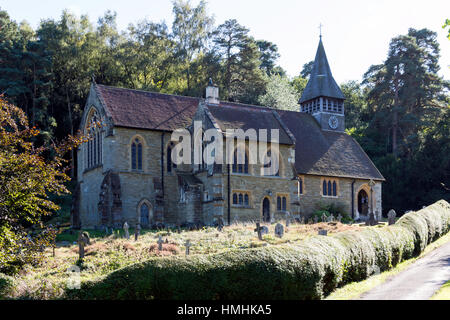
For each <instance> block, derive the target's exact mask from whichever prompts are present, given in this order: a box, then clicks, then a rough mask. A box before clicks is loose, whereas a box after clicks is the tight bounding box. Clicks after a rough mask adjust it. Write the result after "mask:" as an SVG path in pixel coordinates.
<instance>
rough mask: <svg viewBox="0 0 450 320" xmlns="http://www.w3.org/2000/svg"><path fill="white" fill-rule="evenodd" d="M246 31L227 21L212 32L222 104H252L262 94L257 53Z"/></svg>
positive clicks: (261, 77)
mask: <svg viewBox="0 0 450 320" xmlns="http://www.w3.org/2000/svg"><path fill="white" fill-rule="evenodd" d="M248 33H249V30H248V29H247V28H245V27H243V26H241V25H240V24H239V23H238V22H237V21H236V20H234V19H232V20H227V21H225V22H224V23H223V24H221V25H219V26H218V27H217V28H216V30H214V32H213V42H214V43H215V46H216V51H217V52H218V54H219V55H220V56H221V64H222V66H223V71H222V75H223V76H222V79H221V83H222V88H223V96H224V98H225V99H226V100H232V101H240V102H247V103H256V102H257V99H258V97H259V95H261V94H262V93H263V91H264V86H265V82H264V78H263V72H262V70H261V69H260V65H261V62H260V57H261V55H260V51H259V48H258V46H257V44H256V42H255V41H254V39H253V38H251V37H250V36H249V35H248Z"/></svg>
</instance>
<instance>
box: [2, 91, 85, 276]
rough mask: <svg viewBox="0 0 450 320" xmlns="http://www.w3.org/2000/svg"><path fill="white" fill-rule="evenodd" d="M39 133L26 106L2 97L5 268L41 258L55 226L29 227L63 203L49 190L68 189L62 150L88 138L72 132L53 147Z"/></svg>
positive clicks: (58, 192) (38, 223) (3, 242)
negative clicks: (37, 141)
mask: <svg viewBox="0 0 450 320" xmlns="http://www.w3.org/2000/svg"><path fill="white" fill-rule="evenodd" d="M38 134H39V131H38V130H37V129H36V128H34V127H30V126H29V124H28V119H27V117H26V115H25V113H24V112H23V111H22V110H21V109H20V108H18V107H16V106H14V105H11V104H9V103H7V102H6V101H5V100H4V98H3V97H0V272H14V271H17V269H18V268H20V266H21V265H23V264H24V263H35V262H37V261H38V260H39V251H40V249H41V246H45V245H48V244H49V241H51V240H52V237H51V235H52V234H53V235H54V233H52V232H50V230H47V232H41V233H39V234H36V235H35V236H34V237H32V236H30V237H29V234H28V232H27V229H26V228H29V227H31V226H38V227H41V228H44V226H43V224H42V222H43V220H42V219H43V218H44V217H45V216H49V215H51V214H52V213H54V212H55V211H56V210H58V209H59V208H58V206H57V205H56V204H55V203H53V202H52V201H50V200H49V195H50V194H62V193H67V192H68V190H67V189H66V187H65V185H64V182H66V181H68V180H69V177H68V176H67V175H66V174H65V161H64V159H63V158H62V155H63V154H64V153H66V152H67V151H69V150H70V149H72V148H74V147H77V146H78V145H79V144H81V143H82V142H83V141H84V138H82V137H81V136H79V137H72V136H69V137H68V138H67V139H66V140H65V141H62V142H61V143H58V144H56V143H55V144H53V145H52V147H51V148H46V147H36V146H35V145H34V144H33V142H32V140H33V138H34V137H35V136H37V135H38ZM45 153H52V154H54V157H53V159H52V160H45V159H46V157H45Z"/></svg>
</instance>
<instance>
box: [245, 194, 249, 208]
mask: <svg viewBox="0 0 450 320" xmlns="http://www.w3.org/2000/svg"><path fill="white" fill-rule="evenodd" d="M244 205H246V206H248V205H249V199H248V194H245V196H244Z"/></svg>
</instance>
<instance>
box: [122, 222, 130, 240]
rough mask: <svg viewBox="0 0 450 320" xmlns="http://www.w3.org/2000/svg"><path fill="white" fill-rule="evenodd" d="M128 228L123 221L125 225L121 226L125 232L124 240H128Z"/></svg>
mask: <svg viewBox="0 0 450 320" xmlns="http://www.w3.org/2000/svg"><path fill="white" fill-rule="evenodd" d="M129 228H130V226H129V225H128V223H127V222H126V221H125V223H124V224H123V231H124V232H125V238H126V239H130V232H129V231H128V229H129Z"/></svg>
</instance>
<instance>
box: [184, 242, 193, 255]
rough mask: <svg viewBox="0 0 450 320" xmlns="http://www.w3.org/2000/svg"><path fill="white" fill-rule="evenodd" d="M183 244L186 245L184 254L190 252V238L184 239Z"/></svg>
mask: <svg viewBox="0 0 450 320" xmlns="http://www.w3.org/2000/svg"><path fill="white" fill-rule="evenodd" d="M184 245H185V246H186V255H187V256H188V255H189V253H190V247H191V246H192V244H191V240H189V239H188V240H186V243H185V244H184Z"/></svg>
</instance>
